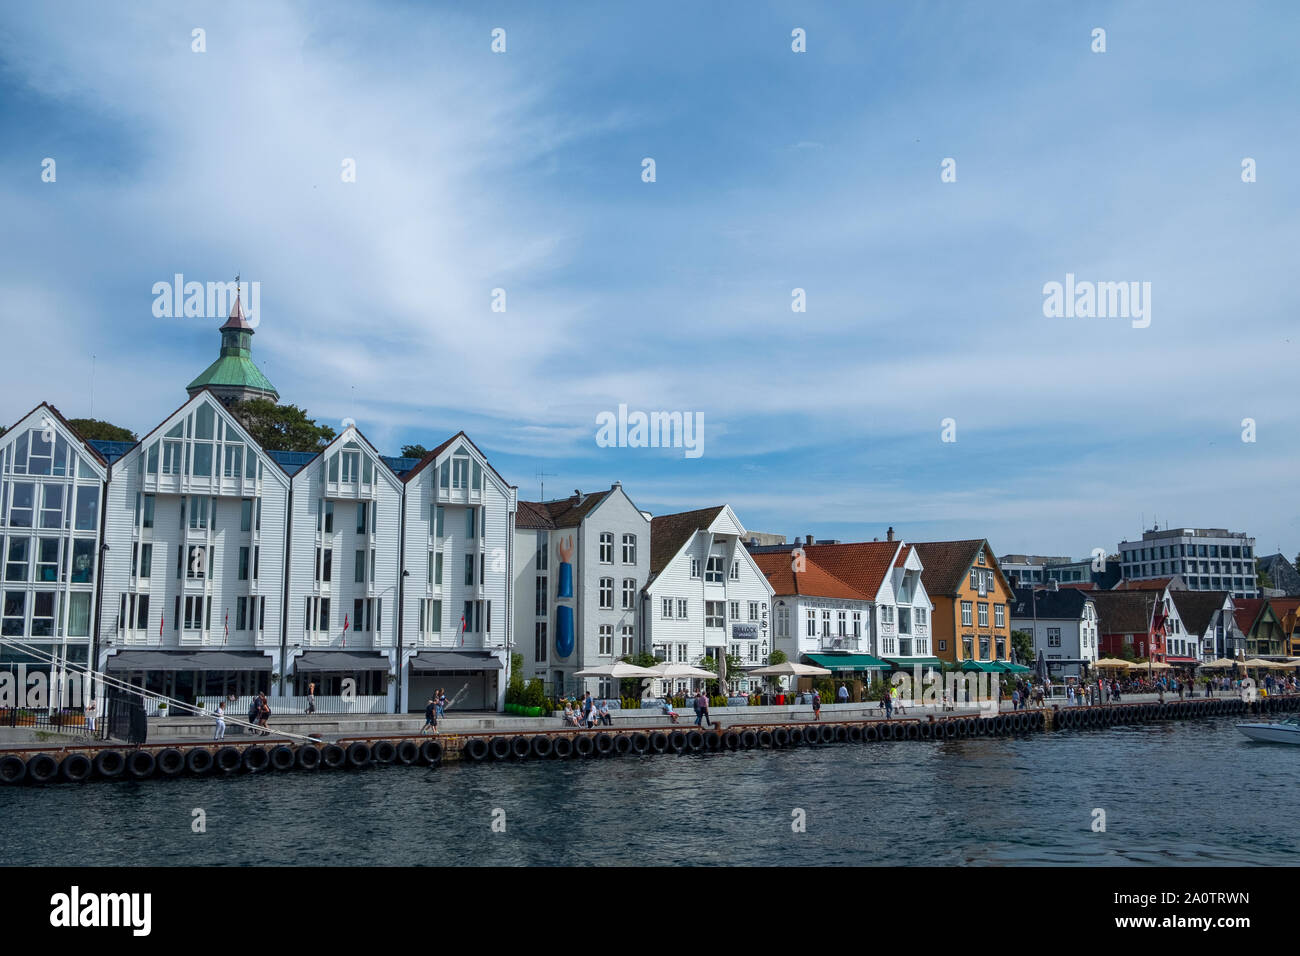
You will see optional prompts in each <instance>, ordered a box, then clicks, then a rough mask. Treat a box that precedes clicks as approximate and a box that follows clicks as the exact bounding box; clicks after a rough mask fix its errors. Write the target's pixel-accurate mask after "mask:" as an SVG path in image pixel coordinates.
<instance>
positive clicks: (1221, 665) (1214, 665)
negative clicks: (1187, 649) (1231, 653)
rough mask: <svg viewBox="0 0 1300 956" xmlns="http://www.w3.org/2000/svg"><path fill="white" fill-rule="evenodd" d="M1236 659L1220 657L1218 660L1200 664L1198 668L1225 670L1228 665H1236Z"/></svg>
mask: <svg viewBox="0 0 1300 956" xmlns="http://www.w3.org/2000/svg"><path fill="white" fill-rule="evenodd" d="M1236 666H1237V661H1234V660H1231V659H1230V658H1227V657H1220V658H1219V659H1218V660H1214V661H1210V662H1209V663H1208V664H1202V665H1201V666H1200V668H1199V669H1200V670H1203V671H1208V670H1227V669H1228V668H1229V667H1236Z"/></svg>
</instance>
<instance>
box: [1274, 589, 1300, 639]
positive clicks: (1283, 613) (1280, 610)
mask: <svg viewBox="0 0 1300 956" xmlns="http://www.w3.org/2000/svg"><path fill="white" fill-rule="evenodd" d="M1268 603H1269V606H1270V607H1272V608H1273V613H1274V614H1276V615H1277V618H1278V620H1279V621H1281V622H1282V627H1283V628H1285V629H1287V630H1288V631H1292V632H1293V631H1295V630H1296V626H1297V625H1298V624H1300V598H1293V597H1286V598H1269V599H1268Z"/></svg>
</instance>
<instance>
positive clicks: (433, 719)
mask: <svg viewBox="0 0 1300 956" xmlns="http://www.w3.org/2000/svg"><path fill="white" fill-rule="evenodd" d="M430 727H432V728H433V732H434V733H435V734H436V733H437V732H438V709H437V707H435V706H434V703H433V698H432V697H430V698H429V700H428V702H427V703H426V704H425V705H424V726H423V727H421V728H420V733H424V732H425V731H426V730H428V729H429V728H430Z"/></svg>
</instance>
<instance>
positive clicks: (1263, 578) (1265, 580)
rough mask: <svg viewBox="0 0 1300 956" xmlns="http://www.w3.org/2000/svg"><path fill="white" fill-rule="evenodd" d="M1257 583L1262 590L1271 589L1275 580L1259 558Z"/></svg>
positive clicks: (1256, 573) (1256, 572)
mask: <svg viewBox="0 0 1300 956" xmlns="http://www.w3.org/2000/svg"><path fill="white" fill-rule="evenodd" d="M1255 583H1256V584H1258V585H1259V586H1260V587H1261V588H1271V587H1272V586H1273V578H1272V577H1270V576H1269V573H1268V572H1267V571H1265V570H1264V568H1263V566H1262V565H1261V564H1260V563H1259V559H1258V558H1256V559H1255Z"/></svg>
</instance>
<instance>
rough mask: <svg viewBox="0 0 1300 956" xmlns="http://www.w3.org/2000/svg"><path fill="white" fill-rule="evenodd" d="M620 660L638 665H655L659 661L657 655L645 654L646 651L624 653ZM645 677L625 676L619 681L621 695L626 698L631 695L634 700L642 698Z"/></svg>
mask: <svg viewBox="0 0 1300 956" xmlns="http://www.w3.org/2000/svg"><path fill="white" fill-rule="evenodd" d="M619 660H621V661H623V663H625V664H633V665H635V666H636V667H654V666H655V665H656V664H658V663H659V661H658V660H656V659H655V656H654V655H653V654H644V653H643V654H624V655H623V656H622V657H620V658H619ZM644 679H645V678H642V677H624V678H623V679H622V680H620V681H619V682H618V693H619V696H621V697H624V698H629V697H630V698H632V699H634V700H640V699H641V681H642V680H644ZM623 706H625V707H626V706H627V705H626V704H624V705H623Z"/></svg>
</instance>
